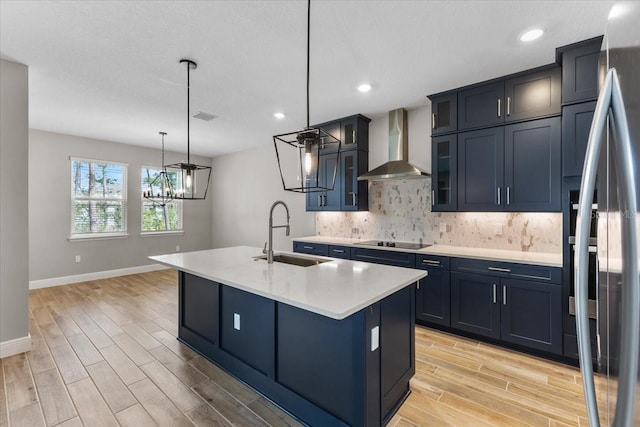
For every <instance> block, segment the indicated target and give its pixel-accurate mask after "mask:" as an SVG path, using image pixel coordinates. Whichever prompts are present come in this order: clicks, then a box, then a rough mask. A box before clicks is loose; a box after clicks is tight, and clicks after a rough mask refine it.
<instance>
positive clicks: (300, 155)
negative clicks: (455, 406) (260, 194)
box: [273, 128, 340, 193]
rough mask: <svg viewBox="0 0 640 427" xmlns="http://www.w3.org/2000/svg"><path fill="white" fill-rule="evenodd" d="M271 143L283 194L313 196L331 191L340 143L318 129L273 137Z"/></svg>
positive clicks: (334, 179)
mask: <svg viewBox="0 0 640 427" xmlns="http://www.w3.org/2000/svg"><path fill="white" fill-rule="evenodd" d="M273 143H274V146H275V150H276V159H277V160H278V168H279V169H280V178H281V179H282V186H283V188H284V189H285V190H286V191H294V192H297V193H313V192H320V191H330V190H333V187H334V185H335V181H336V166H337V164H338V160H339V158H340V157H339V156H340V140H339V139H337V138H335V137H334V136H332V135H331V134H329V133H327V132H326V131H324V129H322V128H308V129H305V130H302V131H297V132H291V133H285V134H281V135H275V136H274V137H273Z"/></svg>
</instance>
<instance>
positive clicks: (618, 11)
mask: <svg viewBox="0 0 640 427" xmlns="http://www.w3.org/2000/svg"><path fill="white" fill-rule="evenodd" d="M626 11H627V7H626V5H625V4H623V3H617V4H614V5H613V7H612V8H611V10H610V11H609V17H608V19H615V18H617V17H618V16H622V15H624V14H625V12H626Z"/></svg>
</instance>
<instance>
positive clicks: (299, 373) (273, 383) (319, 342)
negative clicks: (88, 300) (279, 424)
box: [178, 271, 415, 426]
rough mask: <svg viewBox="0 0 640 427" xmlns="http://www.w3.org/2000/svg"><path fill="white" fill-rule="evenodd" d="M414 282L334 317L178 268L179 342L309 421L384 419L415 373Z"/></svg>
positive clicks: (361, 423)
mask: <svg viewBox="0 0 640 427" xmlns="http://www.w3.org/2000/svg"><path fill="white" fill-rule="evenodd" d="M414 307H415V286H414V285H409V286H407V287H405V288H403V289H401V290H399V291H397V292H395V293H393V294H391V295H389V296H387V297H385V298H384V299H382V300H380V301H378V302H376V303H374V304H371V305H370V306H368V307H366V308H364V309H362V310H360V311H358V312H356V313H354V314H352V315H350V316H348V317H347V318H345V319H342V320H336V319H332V318H330V317H327V316H323V315H320V314H316V313H313V312H310V311H307V310H304V309H301V308H296V307H293V306H291V305H288V304H284V303H281V302H278V301H274V300H271V299H269V298H265V297H262V296H259V295H255V294H252V293H249V292H245V291H242V290H239V289H236V288H234V287H231V286H227V285H223V284H220V283H217V282H214V281H212V280H208V279H205V278H202V277H199V276H196V275H192V274H189V273H186V272H183V271H180V272H179V338H178V339H179V340H180V341H182V342H183V343H185V344H187V345H189V346H190V347H192V348H193V349H195V350H196V351H198V352H199V353H200V354H202V355H203V356H204V357H206V358H207V359H208V360H210V361H212V362H214V363H215V364H217V365H218V366H220V367H221V368H223V369H225V370H226V371H227V372H229V373H230V374H231V375H233V376H234V377H236V378H237V379H239V380H240V381H243V382H244V383H246V384H248V385H249V386H251V387H252V388H254V389H255V390H256V391H258V392H259V393H260V394H262V395H264V396H265V397H266V398H268V399H269V400H271V401H272V402H274V403H275V404H277V405H278V406H280V407H281V408H283V409H284V410H285V411H287V412H289V413H290V414H292V415H293V416H294V417H296V418H298V419H299V420H300V421H302V422H303V423H305V424H308V425H312V426H347V425H350V426H381V425H385V424H386V423H387V422H388V421H389V419H390V418H391V417H392V416H393V414H394V413H395V411H396V410H397V409H398V407H399V406H400V405H401V404H402V402H403V401H404V399H406V397H407V395H408V393H409V380H410V379H411V377H412V376H413V374H414V372H415V362H414V360H415V358H414V355H415V330H414V326H415V321H414V319H415V308H414Z"/></svg>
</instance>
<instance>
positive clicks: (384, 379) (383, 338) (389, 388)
mask: <svg viewBox="0 0 640 427" xmlns="http://www.w3.org/2000/svg"><path fill="white" fill-rule="evenodd" d="M414 301H415V300H414V291H413V286H409V287H406V288H404V289H403V290H401V291H399V292H396V293H395V294H393V295H391V296H389V297H387V298H385V299H384V300H382V302H381V304H380V306H381V307H380V325H381V331H380V348H381V349H382V351H381V353H380V356H381V365H380V374H381V377H380V383H381V384H380V386H381V388H382V390H381V391H382V416H383V418H384V419H385V420H388V419H390V418H391V416H392V415H393V413H395V409H397V408H398V407H399V406H400V405H401V404H402V402H404V398H403V397H404V396H406V395H407V393H408V389H407V386H408V384H409V380H410V379H411V377H412V376H413V374H414V373H415V357H414V356H415V334H414V333H413V327H414V326H415V318H416V313H415V309H414V307H415V303H414ZM408 307H412V309H411V310H408V309H407V308H408ZM407 324H411V327H412V329H411V330H409V329H407Z"/></svg>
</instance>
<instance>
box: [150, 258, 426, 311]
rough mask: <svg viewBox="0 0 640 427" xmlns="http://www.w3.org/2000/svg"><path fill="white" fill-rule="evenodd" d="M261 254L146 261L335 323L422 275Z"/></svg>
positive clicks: (345, 262)
mask: <svg viewBox="0 0 640 427" xmlns="http://www.w3.org/2000/svg"><path fill="white" fill-rule="evenodd" d="M275 253H276V254H278V253H282V254H292V252H282V251H276V252H275ZM260 255H262V249H261V248H254V247H249V246H236V247H231V248H222V249H209V250H204V251H196V252H183V253H174V254H168V255H158V256H151V257H149V259H151V260H153V261H156V262H158V263H160V264H164V265H167V266H169V267H172V268H175V269H177V270H180V271H184V272H187V273H191V274H194V275H196V276H200V277H203V278H205V279H209V280H213V281H215V282H218V283H221V284H223V285H228V286H231V287H233V288H237V289H240V290H243V291H247V292H250V293H252V294H255V295H260V296H263V297H265V298H269V299H272V300H275V301H279V302H282V303H285V304H289V305H292V306H294V307H298V308H301V309H304V310H307V311H311V312H313V313H317V314H321V315H323V316H327V317H331V318H333V319H338V320H339V319H344V318H346V317H348V316H350V315H352V314H354V313H356V312H358V311H360V310H362V309H363V308H366V307H368V306H369V305H371V304H373V303H375V302H377V301H380V300H382V299H383V298H385V297H387V296H389V295H391V294H393V293H395V292H396V291H399V290H400V289H403V288H404V287H406V286H407V285H410V284H412V283H414V282H416V281H417V280H418V279H421V278H423V277H425V276H426V271H420V270H414V269H410V268H403V267H391V266H386V265H378V264H370V263H366V262H359V261H349V260H338V259H333V258H324V259H328V260H330V261H328V262H325V263H322V264H318V265H313V266H311V267H298V266H295V265H289V264H284V263H278V262H274V263H273V264H267V261H266V260H256V259H254V258H253V257H255V256H260ZM295 256H300V257H305V258H322V257H313V256H308V255H303V254H295Z"/></svg>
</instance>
